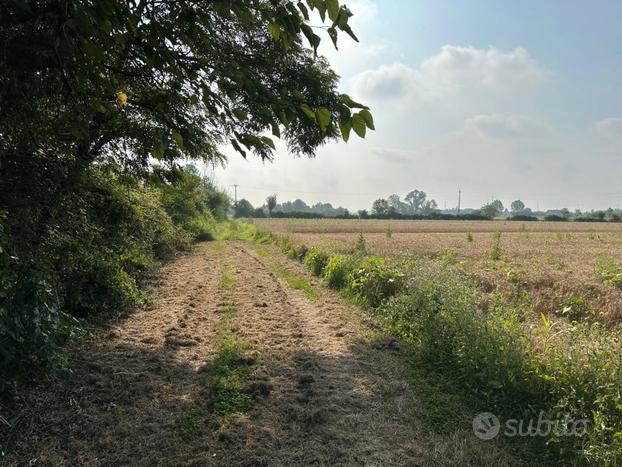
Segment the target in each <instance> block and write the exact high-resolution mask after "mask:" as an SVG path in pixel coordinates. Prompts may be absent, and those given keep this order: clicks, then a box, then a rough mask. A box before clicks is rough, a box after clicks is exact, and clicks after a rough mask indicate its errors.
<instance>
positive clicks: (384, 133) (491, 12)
mask: <svg viewBox="0 0 622 467" xmlns="http://www.w3.org/2000/svg"><path fill="white" fill-rule="evenodd" d="M341 3H343V4H345V5H347V6H348V7H349V8H350V9H351V10H352V11H353V13H354V16H353V17H352V18H351V20H350V23H351V25H352V27H353V29H354V31H355V33H356V34H357V36H358V37H359V40H360V42H359V43H356V42H354V41H352V40H351V39H349V38H348V37H347V36H346V35H345V34H342V35H341V36H340V40H339V50H338V51H336V50H334V48H333V47H332V46H331V44H330V40H328V37H325V38H323V39H324V40H323V43H322V45H321V47H320V51H321V53H322V54H324V55H325V56H326V57H327V58H328V59H329V60H330V62H331V64H332V66H333V68H334V69H335V70H336V71H337V72H338V73H339V75H340V76H341V82H340V89H341V91H342V92H346V93H348V94H350V95H351V96H352V97H353V98H355V99H356V100H358V101H362V102H364V103H365V104H367V105H368V106H369V107H370V108H371V111H372V113H373V115H374V120H375V126H376V131H375V132H368V135H367V137H366V138H365V139H364V140H362V139H358V138H357V137H356V136H355V135H354V134H353V135H352V136H351V139H350V141H349V142H348V143H347V144H346V143H343V142H339V143H337V142H335V143H330V144H327V145H325V146H322V147H321V148H319V149H318V151H317V155H316V157H314V158H311V159H309V158H300V157H296V156H294V155H292V154H289V153H288V151H287V148H286V147H285V146H284V145H282V144H277V149H278V150H277V152H276V157H275V159H274V161H273V162H261V161H260V160H259V159H258V158H253V157H249V158H248V160H244V159H243V158H242V157H241V156H239V155H238V154H236V153H235V152H234V151H232V150H231V149H230V148H225V150H224V151H225V153H226V154H227V155H228V156H229V162H228V163H227V165H226V167H224V168H217V169H215V177H216V179H217V182H218V184H219V185H220V186H222V187H223V188H226V189H227V190H229V191H230V193H231V194H232V195H233V188H232V185H234V184H237V185H239V186H238V188H237V192H238V198H246V199H248V200H249V201H251V203H253V205H261V204H263V202H264V200H265V198H266V196H268V195H269V194H272V193H276V194H277V196H278V199H279V201H286V200H294V199H296V198H302V199H303V200H305V201H306V202H307V203H315V202H318V201H323V202H330V203H332V204H333V205H334V206H337V205H341V206H343V207H347V208H349V209H350V210H352V211H356V210H358V209H369V208H370V207H371V204H372V202H373V200H375V199H377V198H380V197H387V196H389V195H390V194H393V193H396V194H398V195H400V196H404V195H405V194H406V193H408V192H409V191H411V190H413V189H419V190H423V191H425V192H426V193H427V194H428V197H430V198H434V199H436V201H437V202H438V205H439V207H440V208H443V207H447V208H453V207H455V206H456V205H457V202H458V200H457V198H458V190H461V191H462V207H474V208H475V207H479V206H481V205H483V204H485V203H486V202H488V201H490V200H491V199H492V198H495V199H500V200H501V201H502V202H503V203H504V204H506V205H507V206H509V204H510V203H511V201H513V200H515V199H521V200H523V201H524V202H525V204H526V205H527V206H528V207H530V208H532V209H534V210H535V209H552V208H562V207H567V208H569V209H571V210H574V209H577V208H578V209H581V210H588V209H604V208H607V207H614V208H618V207H622V184H621V183H620V181H621V172H620V166H621V164H620V163H621V162H622V157H621V156H622V93H621V92H620V90H621V89H622V2H621V1H619V0H615V1H598V0H596V1H591V2H586V1H575V0H565V1H561V0H560V1H554V0H548V1H542V0H537V1H532V0H521V1H520V2H515V1H509V0H507V1H499V0H426V1H423V0H342V1H341Z"/></svg>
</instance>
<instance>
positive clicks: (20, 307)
mask: <svg viewBox="0 0 622 467" xmlns="http://www.w3.org/2000/svg"><path fill="white" fill-rule="evenodd" d="M193 169H194V168H193V167H189V168H187V169H184V170H179V169H174V170H167V171H165V170H162V169H156V170H154V171H153V172H152V173H151V175H150V177H149V178H147V180H140V179H138V178H136V177H132V176H128V175H123V174H120V173H119V171H118V170H114V169H113V168H108V169H89V170H88V171H87V172H85V173H84V175H83V176H82V177H81V179H80V181H79V182H76V183H79V185H78V186H79V189H78V191H77V192H76V193H75V194H72V195H71V196H68V197H67V198H66V199H65V200H64V201H63V204H62V206H63V208H64V211H63V213H59V215H58V217H57V218H56V219H55V222H54V224H53V226H49V227H48V228H46V229H45V230H44V231H42V232H41V233H40V235H41V236H40V237H39V238H38V240H37V243H38V245H37V246H36V247H35V246H34V245H32V247H33V250H32V251H29V252H25V251H23V250H22V248H23V247H24V245H18V244H19V243H20V241H21V240H22V239H17V238H15V237H12V236H9V235H8V234H7V229H6V227H4V224H3V225H2V228H1V230H0V242H2V245H1V250H0V258H1V260H0V268H2V275H1V277H2V283H1V286H2V289H1V291H0V296H1V297H2V298H3V301H2V305H0V318H1V319H0V342H1V343H2V345H0V368H1V370H0V372H1V378H0V380H1V381H2V384H0V386H3V387H0V389H1V390H8V389H10V387H9V386H10V385H13V384H15V377H16V376H18V375H19V374H23V373H26V372H27V371H29V369H32V367H33V366H37V367H40V366H43V365H45V364H47V363H54V362H57V361H59V358H61V355H62V354H61V350H62V346H63V344H65V343H66V341H67V340H68V339H69V338H71V337H72V336H76V335H79V333H80V325H79V322H78V321H77V320H76V318H79V319H89V320H93V319H95V320H101V319H104V318H106V317H109V316H116V315H118V314H119V313H123V312H125V311H129V310H131V309H133V308H134V307H136V306H139V305H141V304H143V303H145V302H146V300H147V296H146V295H145V293H144V292H142V291H141V288H140V284H141V281H142V280H143V279H144V278H146V277H147V276H148V275H149V274H150V273H151V272H152V271H153V270H154V269H155V268H156V267H157V266H158V265H159V264H160V262H161V261H163V260H166V259H167V258H169V257H171V256H172V254H173V253H174V252H175V251H177V250H184V249H189V248H190V246H191V244H192V242H193V241H195V240H199V239H207V238H212V237H213V235H214V229H215V225H216V216H217V215H219V213H222V212H224V209H226V206H227V203H228V200H227V197H226V196H224V195H223V194H221V193H218V192H216V191H215V190H214V189H213V188H212V187H211V185H210V184H209V183H207V182H206V181H204V180H202V179H201V178H200V177H199V176H198V175H196V171H195V170H193ZM1 221H3V219H2V218H0V222H1ZM18 254H19V256H18Z"/></svg>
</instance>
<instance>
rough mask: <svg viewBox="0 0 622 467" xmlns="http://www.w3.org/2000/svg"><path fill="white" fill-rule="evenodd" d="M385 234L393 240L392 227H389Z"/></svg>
mask: <svg viewBox="0 0 622 467" xmlns="http://www.w3.org/2000/svg"><path fill="white" fill-rule="evenodd" d="M384 234H385V236H386V237H387V238H388V239H391V238H392V237H393V231H392V230H391V226H390V225H389V226H388V227H387V230H386V231H385V232H384Z"/></svg>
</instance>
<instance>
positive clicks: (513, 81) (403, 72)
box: [354, 45, 549, 99]
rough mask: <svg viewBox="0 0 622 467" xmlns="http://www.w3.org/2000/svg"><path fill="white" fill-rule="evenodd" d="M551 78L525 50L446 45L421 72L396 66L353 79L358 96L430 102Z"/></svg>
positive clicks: (527, 85) (527, 84) (363, 74)
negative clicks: (413, 98) (425, 100)
mask: <svg viewBox="0 0 622 467" xmlns="http://www.w3.org/2000/svg"><path fill="white" fill-rule="evenodd" d="M548 74H549V73H548V72H546V71H545V70H544V69H542V68H541V67H540V66H539V65H538V63H537V62H536V61H535V60H534V59H533V58H532V57H531V56H530V55H529V53H528V52H527V51H526V50H525V49H524V48H522V47H517V48H516V49H514V50H513V51H510V52H502V51H500V50H499V49H497V48H495V47H489V48H488V49H478V48H475V47H462V46H456V45H445V46H443V47H442V48H441V50H440V52H439V53H438V54H436V55H434V56H433V57H430V58H428V59H426V60H424V61H423V63H422V64H421V66H420V67H419V68H412V67H410V66H408V65H405V64H403V63H393V64H391V65H381V66H380V67H378V68H375V69H371V70H366V71H363V72H362V73H360V74H359V75H357V76H356V77H355V78H354V89H355V92H356V95H358V96H361V97H364V98H370V99H374V98H387V97H404V96H405V95H407V94H410V95H412V96H414V97H416V98H428V99H430V98H438V97H442V96H445V95H447V94H451V93H454V92H458V91H460V90H468V91H472V90H474V89H477V90H482V91H485V92H498V91H499V90H507V89H512V90H514V89H516V88H517V87H518V88H529V87H532V86H533V85H535V84H538V83H540V82H542V81H543V80H544V79H546V77H547V76H548Z"/></svg>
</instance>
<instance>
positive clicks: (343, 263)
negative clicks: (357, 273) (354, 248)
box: [324, 255, 355, 289]
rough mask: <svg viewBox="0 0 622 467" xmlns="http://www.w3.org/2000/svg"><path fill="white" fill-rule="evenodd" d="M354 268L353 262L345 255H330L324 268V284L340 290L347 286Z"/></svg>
mask: <svg viewBox="0 0 622 467" xmlns="http://www.w3.org/2000/svg"><path fill="white" fill-rule="evenodd" d="M354 267H355V262H354V260H353V259H352V258H351V257H349V256H346V255H331V256H330V258H329V259H328V262H327V263H326V267H325V268H324V279H326V284H328V286H329V287H330V288H333V289H342V288H344V287H346V286H348V285H349V281H350V273H351V272H352V271H353V269H354Z"/></svg>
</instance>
